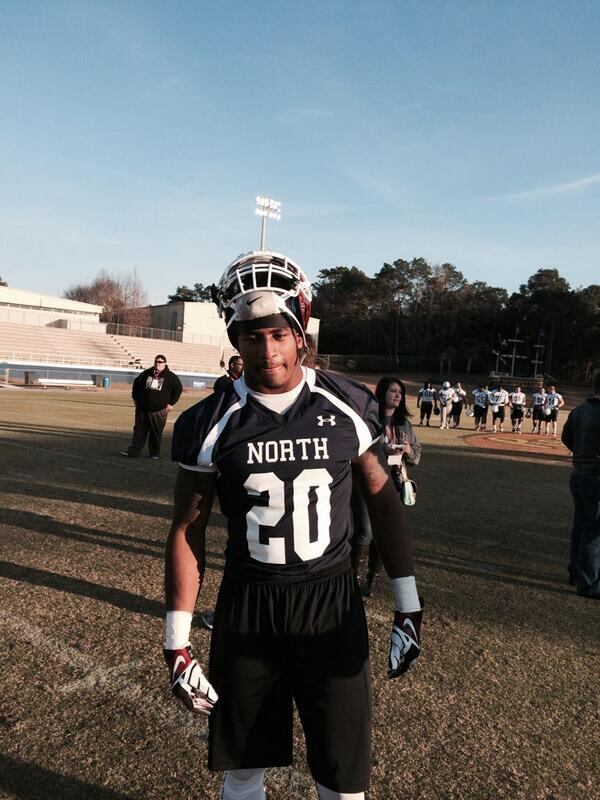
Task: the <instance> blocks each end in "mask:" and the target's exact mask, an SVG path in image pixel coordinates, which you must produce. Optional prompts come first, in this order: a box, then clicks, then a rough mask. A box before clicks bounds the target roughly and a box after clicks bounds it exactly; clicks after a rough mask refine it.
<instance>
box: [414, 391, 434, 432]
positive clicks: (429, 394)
mask: <svg viewBox="0 0 600 800" xmlns="http://www.w3.org/2000/svg"><path fill="white" fill-rule="evenodd" d="M434 405H435V407H436V408H437V392H436V391H435V389H434V388H433V384H432V383H431V381H425V383H424V384H423V388H422V389H419V393H418V395H417V408H420V409H421V421H420V422H419V425H422V424H423V420H425V421H426V423H427V427H429V420H430V419H431V412H432V410H433V406H434ZM436 413H437V412H436Z"/></svg>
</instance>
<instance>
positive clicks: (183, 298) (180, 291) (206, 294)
mask: <svg viewBox="0 0 600 800" xmlns="http://www.w3.org/2000/svg"><path fill="white" fill-rule="evenodd" d="M210 300H212V287H211V286H204V285H203V284H201V283H195V284H194V286H193V288H192V289H190V288H189V286H178V287H177V289H175V294H170V295H169V299H168V302H169V303H207V302H210Z"/></svg>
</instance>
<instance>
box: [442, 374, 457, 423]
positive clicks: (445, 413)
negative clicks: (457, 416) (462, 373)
mask: <svg viewBox="0 0 600 800" xmlns="http://www.w3.org/2000/svg"><path fill="white" fill-rule="evenodd" d="M455 397H456V395H455V394H454V389H453V388H452V387H451V386H450V381H444V383H443V384H442V388H441V389H440V391H439V392H438V400H439V402H440V428H441V429H448V428H449V427H450V414H451V411H452V404H453V403H454V398H455Z"/></svg>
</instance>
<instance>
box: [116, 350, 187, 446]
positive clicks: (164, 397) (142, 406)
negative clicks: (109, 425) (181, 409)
mask: <svg viewBox="0 0 600 800" xmlns="http://www.w3.org/2000/svg"><path fill="white" fill-rule="evenodd" d="M181 392H182V386H181V381H180V380H179V378H178V377H177V375H175V373H174V372H171V370H170V369H169V367H168V366H167V359H166V356H164V355H162V354H161V353H159V355H157V356H156V358H155V359H154V366H152V367H150V368H149V369H146V370H144V371H143V372H142V373H140V375H138V376H137V378H136V379H135V380H134V382H133V387H132V389H131V396H132V397H133V402H134V403H135V423H134V426H133V436H132V439H131V444H130V445H129V447H128V448H127V450H122V451H121V455H122V456H128V457H129V458H137V457H138V456H139V455H140V453H141V452H142V450H143V448H144V445H145V444H146V439H148V450H149V451H150V458H153V459H158V458H160V440H161V437H162V432H163V430H164V428H165V424H166V422H167V416H168V414H169V411H170V410H171V409H172V408H173V406H174V405H175V403H176V402H177V401H178V400H179V398H180V397H181Z"/></svg>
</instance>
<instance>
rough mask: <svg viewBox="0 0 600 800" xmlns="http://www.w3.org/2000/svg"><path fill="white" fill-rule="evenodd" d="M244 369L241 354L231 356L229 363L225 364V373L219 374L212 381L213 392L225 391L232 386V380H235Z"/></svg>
mask: <svg viewBox="0 0 600 800" xmlns="http://www.w3.org/2000/svg"><path fill="white" fill-rule="evenodd" d="M243 371H244V362H243V361H242V357H241V356H231V358H230V359H229V364H228V365H227V374H226V375H221V377H220V378H217V380H216V381H215V383H214V386H213V389H214V391H215V392H226V391H228V389H230V388H231V387H232V386H233V382H234V381H237V379H238V378H239V377H240V375H241V374H242V372H243Z"/></svg>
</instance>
